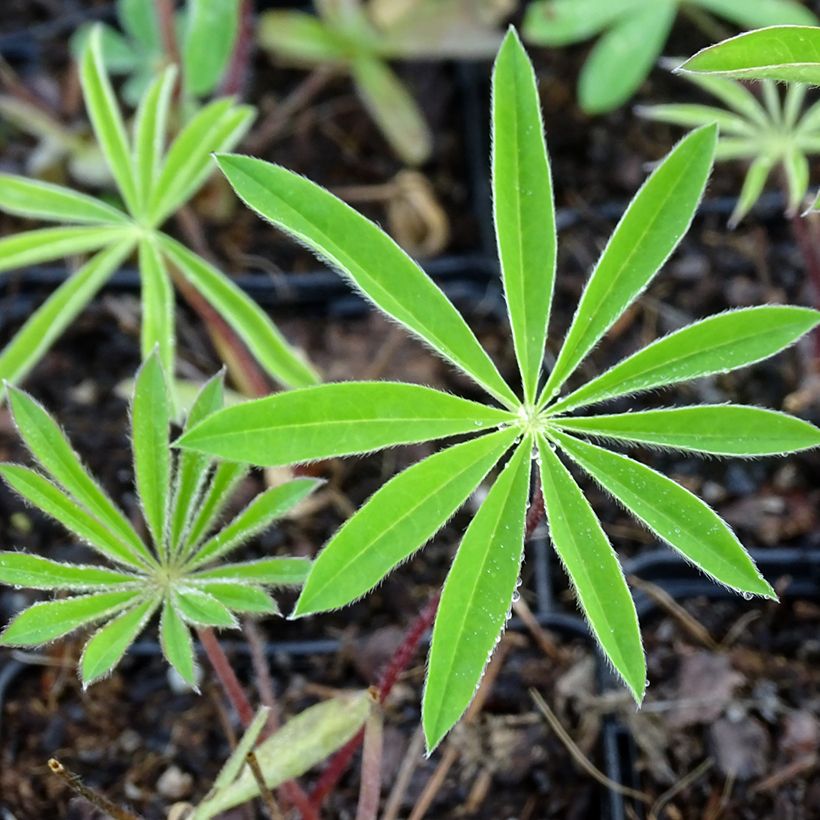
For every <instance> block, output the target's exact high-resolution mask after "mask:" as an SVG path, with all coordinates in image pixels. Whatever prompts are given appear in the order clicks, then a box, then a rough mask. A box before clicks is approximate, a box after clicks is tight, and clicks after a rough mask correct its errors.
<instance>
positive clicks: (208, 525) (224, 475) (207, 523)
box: [183, 462, 248, 554]
mask: <svg viewBox="0 0 820 820" xmlns="http://www.w3.org/2000/svg"><path fill="white" fill-rule="evenodd" d="M247 474H248V467H247V466H246V465H244V464H231V463H227V462H226V463H222V464H220V465H218V466H217V468H216V470H215V471H214V475H213V478H212V479H211V482H210V484H209V485H208V489H207V491H206V492H205V494H204V496H203V498H202V500H201V501H200V502H199V509H198V510H197V512H196V515H195V516H194V518H193V521H192V522H191V528H190V530H189V531H188V534H187V536H186V537H185V548H184V549H183V554H188V553H190V551H191V550H192V549H193V548H194V547H196V546H197V545H198V544H199V543H200V542H201V541H202V539H203V538H204V537H205V536H206V535H207V534H208V533H209V532H210V531H211V529H213V527H214V526H215V525H216V522H217V521H218V520H219V516H220V515H222V511H223V510H224V509H225V505H226V504H227V503H228V499H229V498H230V496H231V493H232V492H233V491H234V490H235V489H236V486H237V485H238V484H239V482H240V481H242V479H243V478H245V476H246V475H247Z"/></svg>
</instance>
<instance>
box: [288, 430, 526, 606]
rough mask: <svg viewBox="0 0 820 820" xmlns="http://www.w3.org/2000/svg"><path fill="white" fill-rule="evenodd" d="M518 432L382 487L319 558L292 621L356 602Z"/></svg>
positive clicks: (454, 452) (493, 436) (428, 463)
mask: <svg viewBox="0 0 820 820" xmlns="http://www.w3.org/2000/svg"><path fill="white" fill-rule="evenodd" d="M517 435H518V431H517V430H514V429H513V430H501V431H499V432H497V433H489V434H487V435H485V436H482V437H481V438H477V439H473V440H472V441H468V442H465V443H464V444H456V445H455V446H453V447H450V448H448V449H447V450H442V451H441V452H439V453H436V454H435V455H432V456H429V457H428V458H426V459H424V460H423V461H420V462H418V464H414V465H413V466H412V467H408V468H407V469H406V470H405V471H404V472H402V473H399V475H397V476H396V477H395V478H392V479H391V480H390V481H388V482H387V484H385V485H384V486H383V487H382V488H381V489H380V490H378V491H377V492H376V493H375V495H373V496H372V498H370V500H369V501H368V502H367V503H366V504H365V505H364V506H363V507H362V508H361V509H360V510H359V511H358V512H356V513H355V514H354V515H353V517H352V518H349V519H348V520H347V522H346V523H345V524H344V525H343V526H342V528H341V529H340V530H339V531H338V532H337V533H336V535H334V536H333V538H332V539H331V540H330V542H329V543H328V545H327V546H326V547H325V548H324V550H322V552H321V553H320V555H319V558H318V559H317V560H316V562H315V563H314V565H313V569H312V570H311V573H310V575H309V576H308V579H307V581H306V583H305V586H304V588H303V590H302V594H301V596H300V597H299V600H298V602H297V604H296V609H295V610H294V613H293V616H292V617H303V616H305V615H311V614H313V613H315V612H325V611H327V610H330V609H335V608H336V607H340V606H344V605H345V604H349V603H350V602H351V601H354V600H356V599H357V598H360V597H361V596H362V595H364V594H365V593H366V592H368V591H369V590H370V589H372V588H373V587H374V586H375V585H376V584H378V582H379V581H380V580H381V579H382V578H383V577H384V576H385V575H387V573H388V572H390V570H392V569H393V568H394V567H396V566H397V565H398V564H400V563H401V562H402V561H404V560H406V559H407V558H409V557H410V556H411V555H412V554H413V553H414V552H415V551H416V550H417V549H419V548H420V547H421V546H423V545H424V544H425V543H426V542H427V541H428V540H429V539H430V538H432V537H433V536H434V535H435V534H436V533H437V532H438V531H439V529H441V527H442V526H443V525H444V523H445V522H446V521H447V520H448V519H449V518H450V517H451V516H452V515H453V514H454V513H455V512H456V510H458V508H459V507H461V505H462V504H463V503H464V502H465V501H466V500H467V498H468V496H469V495H470V493H472V492H473V490H475V488H476V487H477V486H478V485H479V483H480V482H481V480H482V479H483V478H484V476H486V475H487V473H488V472H489V471H490V470H491V469H492V468H493V466H494V465H495V464H496V463H497V462H498V460H499V459H500V458H501V457H502V456H503V455H504V453H505V452H506V451H507V450H508V449H509V448H510V446H511V445H512V443H513V441H515V439H516V437H517Z"/></svg>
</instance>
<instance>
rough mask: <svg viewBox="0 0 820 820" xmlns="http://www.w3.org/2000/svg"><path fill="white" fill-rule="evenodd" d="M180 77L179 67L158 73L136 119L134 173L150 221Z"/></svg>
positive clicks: (143, 209) (141, 102)
mask: <svg viewBox="0 0 820 820" xmlns="http://www.w3.org/2000/svg"><path fill="white" fill-rule="evenodd" d="M176 77H177V73H176V67H175V66H169V67H168V68H166V69H165V70H164V71H163V72H161V73H160V74H158V75H157V77H156V78H155V79H154V81H153V82H152V83H151V85H150V86H149V88H148V90H147V91H146V92H145V94H144V95H143V98H142V100H141V101H140V104H139V108H138V109H137V114H136V117H135V118H134V170H135V173H136V177H137V193H138V195H139V203H140V213H141V214H142V215H143V216H144V217H146V218H147V217H148V203H149V202H150V199H151V193H152V191H153V188H154V180H155V179H156V176H157V172H158V170H159V167H160V162H161V160H162V152H163V150H164V148H165V134H166V132H167V130H168V109H169V107H170V104H171V94H172V93H173V90H174V83H175V82H176Z"/></svg>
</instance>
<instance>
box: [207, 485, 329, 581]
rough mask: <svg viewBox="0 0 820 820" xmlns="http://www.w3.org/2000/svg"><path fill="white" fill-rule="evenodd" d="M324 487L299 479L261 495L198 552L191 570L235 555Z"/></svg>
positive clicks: (272, 488)
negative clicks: (247, 542)
mask: <svg viewBox="0 0 820 820" xmlns="http://www.w3.org/2000/svg"><path fill="white" fill-rule="evenodd" d="M322 483H323V482H322V481H321V480H320V479H316V478H296V479H294V480H293V481H288V482H287V483H286V484H280V485H279V486H278V487H271V488H270V489H268V490H265V492H263V493H260V494H259V495H258V496H256V498H254V500H253V501H251V503H250V504H248V506H247V507H245V509H244V510H242V512H241V513H239V515H237V516H236V518H234V520H233V521H231V523H230V524H228V526H226V527H224V528H223V529H221V530H220V531H219V532H218V533H217V534H216V535H215V536H214V537H213V538H211V539H210V540H209V541H207V542H206V543H205V544H203V545H202V546H201V547H200V548H199V549H198V550H197V552H196V555H195V556H194V558H193V560H192V561H191V566H194V567H196V566H200V565H202V564H204V563H206V562H208V561H215V560H216V559H217V558H221V557H223V556H225V555H226V554H227V553H229V552H232V551H233V550H235V549H236V548H237V547H238V546H240V545H241V544H243V543H244V542H245V541H248V540H249V539H250V538H252V537H253V536H254V535H256V534H257V533H259V532H262V531H263V530H265V529H267V528H268V527H269V526H270V524H271V523H272V522H273V521H275V520H276V519H277V518H281V517H282V516H283V515H284V514H285V513H286V512H288V511H289V510H291V509H293V507H295V506H296V505H297V504H298V503H299V502H300V501H302V500H303V499H305V498H307V496H309V495H310V494H311V493H312V492H313V491H314V490H315V489H316V487H318V486H319V485H320V484H322Z"/></svg>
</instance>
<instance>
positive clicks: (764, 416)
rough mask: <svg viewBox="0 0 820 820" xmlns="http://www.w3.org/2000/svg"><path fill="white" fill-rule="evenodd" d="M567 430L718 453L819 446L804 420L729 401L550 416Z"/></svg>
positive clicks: (762, 453) (748, 453) (818, 438)
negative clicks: (605, 413) (714, 403)
mask: <svg viewBox="0 0 820 820" xmlns="http://www.w3.org/2000/svg"><path fill="white" fill-rule="evenodd" d="M554 423H555V425H556V426H557V427H560V428H561V429H562V430H567V431H569V432H571V433H572V432H578V433H584V434H585V435H589V436H595V437H598V438H604V439H614V440H617V441H630V442H636V443H640V444H650V445H655V446H658V447H669V448H672V449H675V450H690V451H692V452H697V453H711V454H713V455H719V456H747V457H755V456H771V455H783V454H784V453H796V452H798V451H799V450H808V449H811V448H812V447H820V430H819V429H818V428H817V427H815V426H814V425H813V424H809V423H808V422H807V421H803V420H802V419H798V418H795V417H794V416H789V415H787V414H786V413H777V412H775V411H774V410H764V409H762V408H760V407H743V406H738V405H732V404H720V405H708V404H707V405H702V406H698V407H675V408H668V409H663V410H645V411H642V412H637V413H618V414H614V415H606V416H583V417H579V418H566V419H565V418H561V419H555V422H554Z"/></svg>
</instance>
